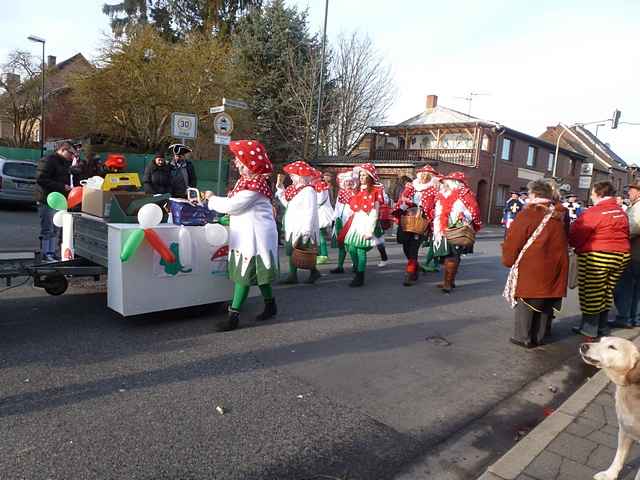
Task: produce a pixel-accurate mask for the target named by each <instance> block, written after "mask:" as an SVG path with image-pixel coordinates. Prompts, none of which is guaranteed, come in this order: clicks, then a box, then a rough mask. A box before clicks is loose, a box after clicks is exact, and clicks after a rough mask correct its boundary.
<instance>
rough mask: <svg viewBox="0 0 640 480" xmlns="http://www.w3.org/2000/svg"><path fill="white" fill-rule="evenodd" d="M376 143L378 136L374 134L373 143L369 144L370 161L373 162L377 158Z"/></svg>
mask: <svg viewBox="0 0 640 480" xmlns="http://www.w3.org/2000/svg"><path fill="white" fill-rule="evenodd" d="M376 142H377V135H376V134H375V133H372V134H371V142H370V143H369V161H373V160H375V158H376Z"/></svg>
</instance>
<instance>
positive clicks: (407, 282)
mask: <svg viewBox="0 0 640 480" xmlns="http://www.w3.org/2000/svg"><path fill="white" fill-rule="evenodd" d="M417 277H418V275H417V273H409V272H407V273H405V274H404V282H402V285H404V286H405V287H410V286H412V285H415V283H416V282H417V281H418V278H417Z"/></svg>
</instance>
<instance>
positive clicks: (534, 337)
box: [513, 298, 561, 344]
mask: <svg viewBox="0 0 640 480" xmlns="http://www.w3.org/2000/svg"><path fill="white" fill-rule="evenodd" d="M560 301H561V299H559V298H519V299H518V304H517V305H516V308H515V329H514V334H513V338H514V339H515V340H518V341H519V342H524V343H534V344H540V343H542V339H543V338H544V335H545V332H546V331H547V328H548V326H549V325H550V323H551V320H552V319H553V315H554V311H553V310H554V308H556V309H558V306H559V304H560Z"/></svg>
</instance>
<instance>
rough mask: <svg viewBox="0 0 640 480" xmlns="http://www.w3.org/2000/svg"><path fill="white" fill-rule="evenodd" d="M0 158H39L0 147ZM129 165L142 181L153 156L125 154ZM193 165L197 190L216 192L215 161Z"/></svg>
mask: <svg viewBox="0 0 640 480" xmlns="http://www.w3.org/2000/svg"><path fill="white" fill-rule="evenodd" d="M99 155H100V158H102V159H105V158H106V157H107V155H108V153H102V152H101V153H100V154H99ZM0 156H3V157H6V158H10V159H13V160H27V161H32V162H37V161H38V159H39V158H40V150H39V149H35V148H11V147H2V146H0ZM124 156H125V157H126V159H127V164H128V165H129V171H131V172H137V173H138V175H140V179H141V180H142V174H143V173H144V169H145V167H146V166H147V164H148V163H149V162H150V161H152V160H153V154H144V153H125V154H124ZM193 165H194V167H195V169H196V175H197V176H198V188H199V189H200V190H201V191H204V190H212V191H214V192H215V191H216V188H217V185H218V161H217V160H194V161H193ZM228 169H229V162H228V161H227V160H222V188H223V191H226V188H227V178H228Z"/></svg>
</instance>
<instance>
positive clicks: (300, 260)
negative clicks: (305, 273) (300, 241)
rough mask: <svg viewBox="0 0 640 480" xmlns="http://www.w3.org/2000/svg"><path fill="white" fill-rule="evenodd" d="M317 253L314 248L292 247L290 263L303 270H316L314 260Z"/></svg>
mask: <svg viewBox="0 0 640 480" xmlns="http://www.w3.org/2000/svg"><path fill="white" fill-rule="evenodd" d="M317 256H318V252H317V250H316V249H315V248H313V249H312V248H300V247H294V248H293V253H292V254H291V263H293V265H294V266H295V267H297V268H301V269H303V270H313V269H314V268H316V258H317Z"/></svg>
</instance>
